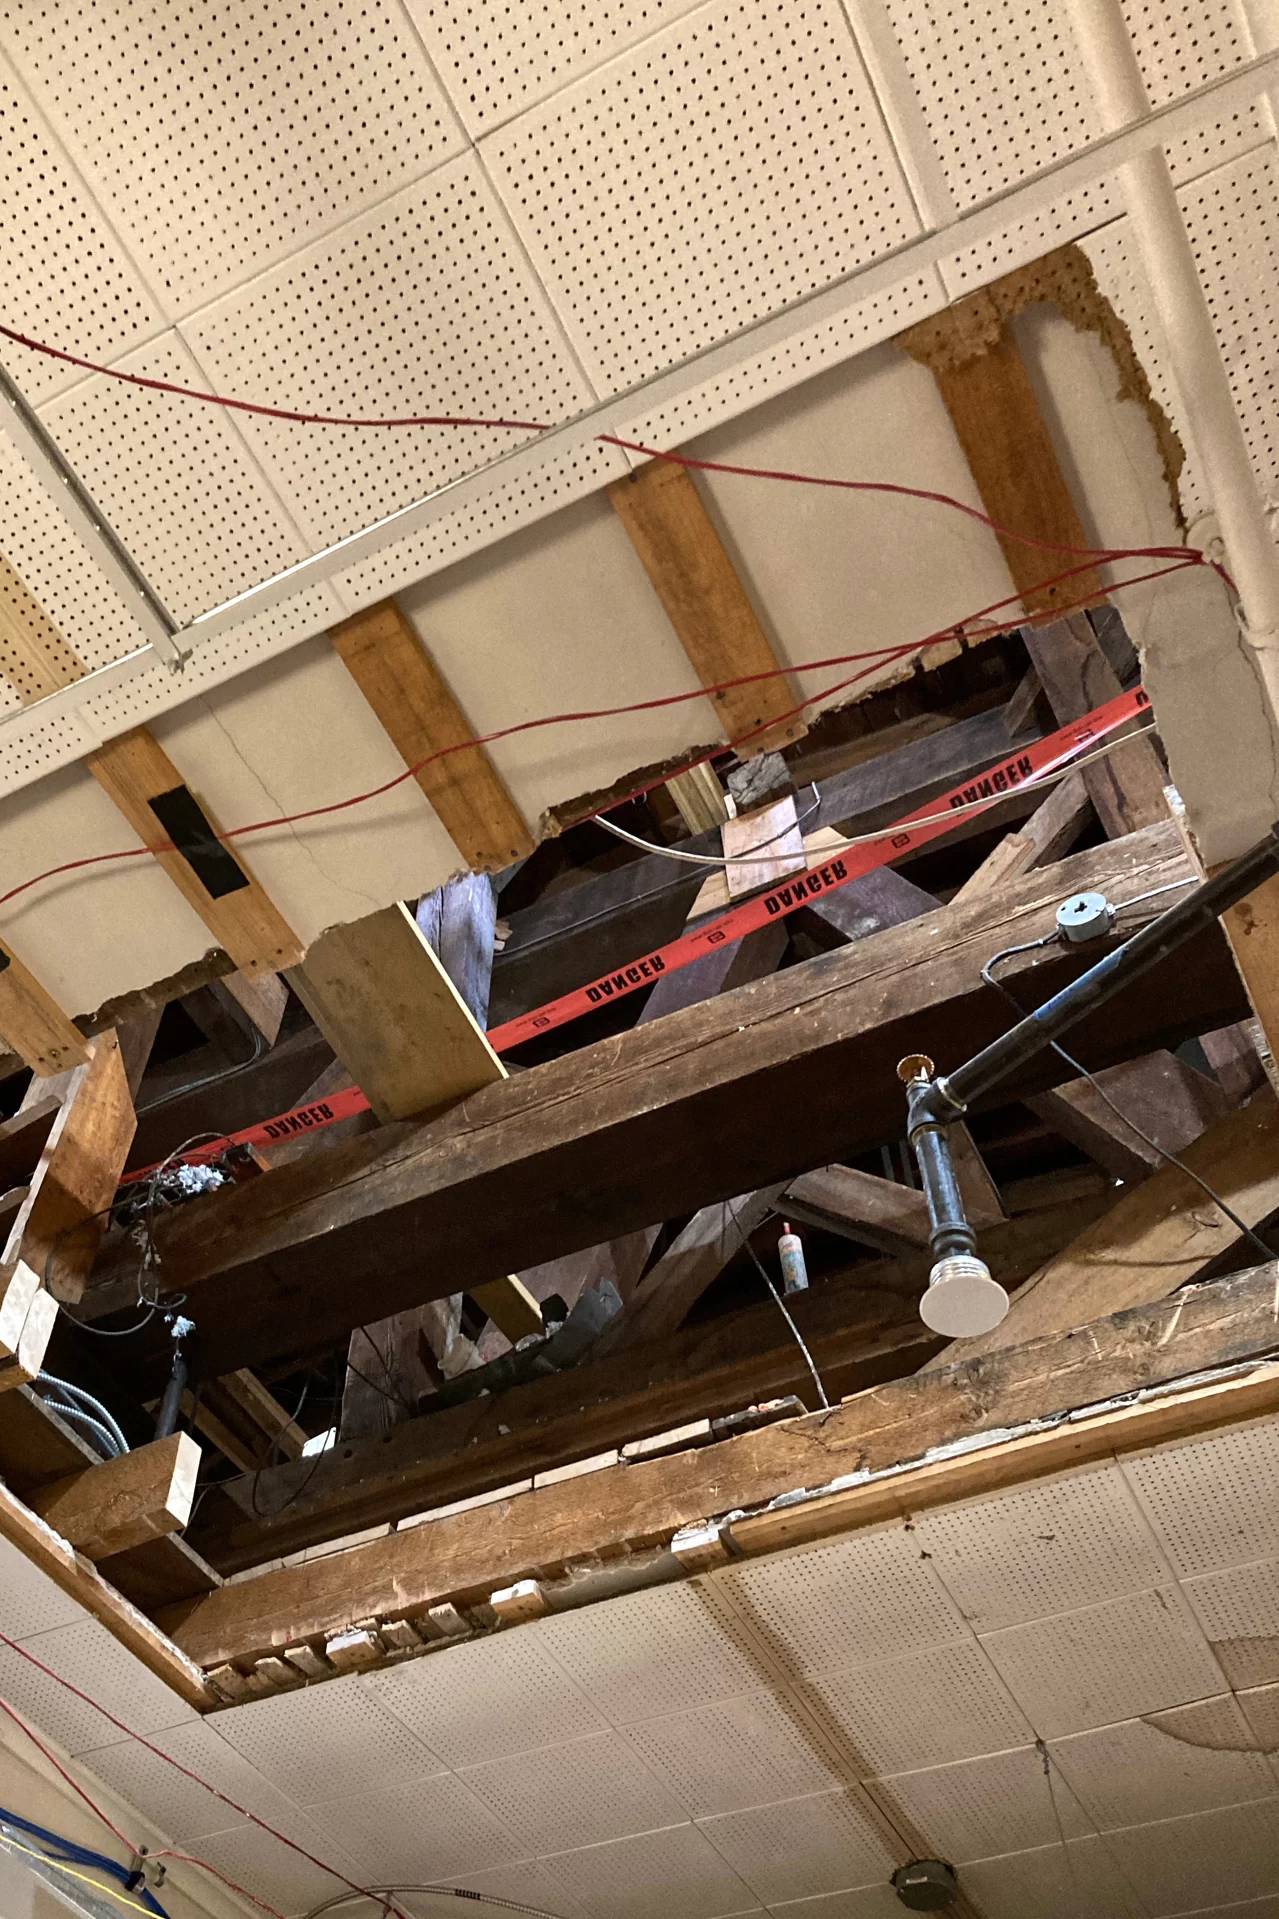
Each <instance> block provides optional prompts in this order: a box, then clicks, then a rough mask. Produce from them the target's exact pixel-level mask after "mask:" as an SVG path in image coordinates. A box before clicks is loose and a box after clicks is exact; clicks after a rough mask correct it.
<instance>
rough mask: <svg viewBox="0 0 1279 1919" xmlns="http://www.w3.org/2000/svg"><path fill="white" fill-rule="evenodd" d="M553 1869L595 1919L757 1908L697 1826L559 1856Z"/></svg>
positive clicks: (702, 1918)
mask: <svg viewBox="0 0 1279 1919" xmlns="http://www.w3.org/2000/svg"><path fill="white" fill-rule="evenodd" d="M548 1864H549V1865H550V1868H551V1871H552V1872H553V1873H554V1874H555V1875H556V1877H557V1878H558V1879H559V1880H561V1881H562V1882H563V1884H564V1885H565V1886H566V1887H567V1888H568V1892H569V1897H570V1898H571V1899H573V1900H574V1901H576V1903H577V1904H578V1905H580V1906H583V1907H585V1909H586V1911H587V1912H588V1913H590V1914H591V1915H592V1919H653V1915H654V1914H660V1915H661V1919H727V1915H729V1914H731V1913H739V1912H754V1911H757V1910H758V1902H757V1900H756V1898H755V1896H754V1894H753V1893H752V1892H751V1891H750V1890H749V1889H748V1887H747V1886H746V1885H744V1884H743V1882H742V1880H741V1879H739V1878H738V1876H737V1874H736V1873H735V1872H734V1871H733V1869H732V1867H731V1866H730V1865H728V1863H727V1862H726V1861H725V1860H724V1859H723V1858H721V1856H720V1854H719V1853H717V1852H716V1850H715V1848H714V1846H712V1845H711V1843H710V1841H709V1840H708V1839H707V1838H706V1836H705V1834H704V1833H703V1832H702V1831H701V1830H700V1828H699V1827H697V1826H668V1827H666V1828H665V1830H663V1831H661V1832H646V1833H641V1834H640V1835H639V1836H638V1837H637V1838H634V1839H613V1840H610V1841H609V1842H608V1843H607V1844H606V1845H602V1846H585V1847H583V1848H582V1849H581V1850H580V1851H577V1852H561V1853H556V1854H554V1855H553V1856H552V1857H551V1858H550V1860H549V1861H548Z"/></svg>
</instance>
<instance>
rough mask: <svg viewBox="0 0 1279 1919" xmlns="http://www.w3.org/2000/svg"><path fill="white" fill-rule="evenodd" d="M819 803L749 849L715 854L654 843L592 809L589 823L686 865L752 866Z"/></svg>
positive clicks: (642, 849)
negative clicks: (687, 850) (692, 851)
mask: <svg viewBox="0 0 1279 1919" xmlns="http://www.w3.org/2000/svg"><path fill="white" fill-rule="evenodd" d="M815 790H816V789H814V791H815ZM821 804H822V803H821V800H820V799H817V800H814V801H813V804H812V805H811V806H810V807H807V808H806V809H805V811H804V812H802V813H801V814H800V815H799V816H798V818H797V819H795V820H794V821H792V822H791V824H790V825H789V826H784V827H783V828H782V830H781V832H780V833H773V834H771V835H770V837H769V838H768V839H766V840H761V841H760V842H759V845H758V846H757V847H756V848H755V851H754V852H753V853H721V854H719V855H718V856H716V855H715V854H714V853H682V852H681V851H680V849H679V847H678V846H657V845H655V844H654V843H653V841H652V840H642V839H641V838H640V837H639V835H638V834H637V833H629V832H628V831H627V830H626V828H625V827H624V826H619V825H618V824H617V822H616V821H615V820H606V819H605V818H604V817H603V815H602V814H600V813H592V815H591V824H592V825H593V826H602V827H603V828H604V831H605V832H606V833H612V834H613V835H614V837H615V838H616V839H619V840H625V841H626V842H627V843H628V845H630V846H638V847H639V848H640V850H641V852H644V853H660V854H661V855H662V857H663V858H664V859H668V860H682V861H684V862H685V864H687V865H689V866H756V865H758V864H759V861H760V860H761V858H763V857H764V856H765V855H766V853H767V851H768V849H769V847H770V846H776V845H777V844H778V842H779V841H780V840H784V839H785V838H786V836H787V834H788V833H794V832H795V831H796V830H797V829H798V828H799V827H801V826H802V825H803V824H804V822H805V820H811V819H812V817H813V814H814V813H817V812H820V810H821Z"/></svg>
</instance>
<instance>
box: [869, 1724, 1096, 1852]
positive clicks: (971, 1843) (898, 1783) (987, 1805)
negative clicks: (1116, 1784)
mask: <svg viewBox="0 0 1279 1919" xmlns="http://www.w3.org/2000/svg"><path fill="white" fill-rule="evenodd" d="M1052 1786H1053V1792H1055V1794H1056V1800H1057V1810H1056V1811H1055V1812H1054V1810H1053V1795H1052V1793H1050V1792H1049V1782H1048V1780H1047V1778H1046V1777H1045V1776H1044V1765H1043V1760H1042V1759H1041V1757H1040V1755H1039V1753H1038V1752H1037V1751H1036V1749H1035V1747H1034V1746H1022V1747H1020V1748H1018V1750H1017V1751H1015V1752H998V1753H990V1754H988V1755H986V1756H985V1757H984V1758H981V1759H970V1760H968V1761H966V1762H965V1763H964V1764H962V1765H956V1766H933V1767H930V1768H929V1769H928V1770H927V1771H924V1772H907V1773H899V1774H897V1775H896V1777H894V1778H891V1779H877V1780H875V1781H874V1783H873V1784H872V1785H871V1786H870V1788H869V1790H870V1792H871V1794H872V1795H873V1797H874V1798H876V1799H877V1800H878V1801H879V1803H880V1805H881V1806H882V1807H883V1808H884V1811H885V1812H886V1813H887V1815H888V1817H889V1818H890V1819H891V1820H892V1821H893V1822H894V1823H895V1824H896V1825H897V1826H898V1827H899V1828H901V1827H902V1826H903V1825H904V1824H905V1825H906V1826H913V1827H914V1829H915V1831H916V1832H921V1833H926V1834H927V1835H928V1844H929V1845H930V1846H934V1847H936V1849H937V1852H938V1855H939V1856H940V1857H941V1858H944V1859H949V1860H952V1861H953V1862H954V1863H956V1864H965V1863H967V1861H968V1860H970V1859H985V1858H987V1857H989V1856H990V1855H991V1854H994V1853H1000V1852H1022V1851H1026V1850H1029V1849H1030V1848H1031V1847H1034V1846H1046V1845H1048V1844H1049V1843H1050V1842H1051V1841H1052V1840H1053V1839H1055V1838H1056V1837H1057V1819H1058V1816H1060V1818H1061V1823H1062V1826H1063V1828H1064V1829H1065V1832H1066V1836H1067V1838H1073V1837H1075V1836H1076V1835H1078V1834H1080V1833H1083V1832H1087V1830H1088V1821H1087V1820H1086V1819H1085V1818H1084V1816H1083V1814H1082V1813H1081V1812H1080V1809H1079V1807H1078V1806H1077V1805H1076V1804H1075V1800H1074V1797H1073V1795H1072V1793H1071V1790H1070V1788H1069V1786H1067V1785H1066V1784H1065V1782H1064V1781H1063V1780H1062V1779H1061V1778H1060V1777H1057V1778H1055V1779H1054V1780H1053V1782H1052Z"/></svg>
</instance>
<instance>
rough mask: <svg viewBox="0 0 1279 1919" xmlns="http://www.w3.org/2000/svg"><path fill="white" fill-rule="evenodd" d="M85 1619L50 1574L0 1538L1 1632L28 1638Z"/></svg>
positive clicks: (82, 1611) (12, 1636)
mask: <svg viewBox="0 0 1279 1919" xmlns="http://www.w3.org/2000/svg"><path fill="white" fill-rule="evenodd" d="M86 1617H87V1615H86V1613H85V1610H84V1608H83V1606H79V1605H77V1604H76V1602H75V1600H74V1599H72V1598H70V1597H69V1596H68V1595H67V1594H66V1593H64V1592H63V1590H62V1588H61V1587H60V1586H55V1585H54V1583H53V1581H52V1580H51V1579H50V1577H49V1575H48V1573H43V1572H41V1571H40V1568H39V1567H38V1566H36V1565H34V1564H33V1562H32V1561H31V1560H30V1559H28V1558H27V1555H26V1554H25V1553H24V1552H20V1551H19V1550H18V1548H17V1547H16V1546H14V1545H11V1544H10V1543H9V1541H8V1540H7V1539H0V1632H3V1633H4V1635H5V1637H6V1638H7V1639H27V1638H30V1636H31V1635H32V1633H41V1632H48V1631H49V1630H50V1628H51V1627H54V1626H73V1625H75V1624H76V1622H77V1621H78V1620H82V1619H84V1618H86Z"/></svg>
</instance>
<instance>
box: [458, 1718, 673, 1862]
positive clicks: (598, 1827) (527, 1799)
mask: <svg viewBox="0 0 1279 1919" xmlns="http://www.w3.org/2000/svg"><path fill="white" fill-rule="evenodd" d="M458 1776H459V1778H461V1779H463V1780H465V1782H466V1784H467V1785H468V1786H469V1787H470V1789H471V1791H472V1792H474V1793H476V1794H478V1796H479V1797H480V1798H481V1799H482V1800H483V1801H484V1803H485V1804H486V1805H487V1806H489V1807H491V1808H492V1810H493V1811H494V1812H495V1813H496V1814H497V1815H498V1816H499V1818H501V1820H502V1821H503V1822H504V1824H505V1825H506V1826H508V1827H509V1828H510V1830H511V1831H512V1832H513V1833H515V1834H516V1836H517V1838H519V1839H521V1840H522V1841H523V1843H524V1845H525V1847H526V1848H527V1850H528V1851H529V1852H567V1851H568V1850H569V1849H570V1848H571V1847H574V1846H593V1845H595V1844H597V1843H598V1842H599V1841H600V1840H602V1839H623V1838H626V1837H627V1836H628V1835H629V1834H630V1833H635V1832H651V1831H653V1830H654V1829H655V1828H657V1827H658V1826H675V1825H678V1824H679V1823H680V1821H681V1820H682V1819H683V1818H684V1816H685V1813H684V1808H683V1807H682V1806H681V1805H680V1803H679V1801H678V1800H677V1799H676V1798H675V1797H674V1795H673V1794H671V1793H670V1792H668V1791H667V1790H666V1788H665V1787H664V1786H663V1785H661V1784H660V1782H659V1781H658V1779H657V1778H656V1777H655V1776H654V1774H653V1773H652V1772H650V1771H649V1769H648V1767H647V1766H646V1765H645V1764H644V1761H643V1759H642V1758H641V1757H640V1755H639V1753H637V1752H636V1751H635V1750H634V1748H633V1747H632V1746H629V1745H628V1744H627V1743H626V1741H625V1740H624V1739H623V1738H622V1736H621V1734H620V1733H617V1732H612V1731H609V1732H599V1733H592V1734H590V1735H589V1737H587V1738H585V1739H574V1740H571V1741H569V1742H568V1743H567V1744H566V1745H557V1746H544V1747H543V1748H542V1749H541V1750H540V1751H539V1752H538V1753H537V1754H536V1756H535V1757H531V1756H530V1755H529V1754H527V1753H524V1754H519V1755H516V1756H515V1757H513V1758H510V1759H493V1760H490V1761H489V1763H488V1764H487V1765H484V1766H467V1767H465V1768H463V1769H462V1770H461V1771H460V1772H459V1774H458Z"/></svg>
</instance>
